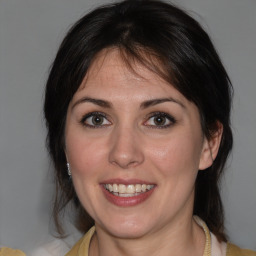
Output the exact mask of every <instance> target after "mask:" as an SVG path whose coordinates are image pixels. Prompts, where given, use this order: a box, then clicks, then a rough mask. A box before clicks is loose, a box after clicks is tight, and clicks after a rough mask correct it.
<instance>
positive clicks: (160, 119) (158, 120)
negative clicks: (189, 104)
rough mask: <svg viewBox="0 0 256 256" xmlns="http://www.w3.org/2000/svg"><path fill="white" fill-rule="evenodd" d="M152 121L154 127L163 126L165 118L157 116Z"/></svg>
mask: <svg viewBox="0 0 256 256" xmlns="http://www.w3.org/2000/svg"><path fill="white" fill-rule="evenodd" d="M154 121H155V124H156V125H163V124H164V123H165V117H162V116H158V117H156V118H155V120H154Z"/></svg>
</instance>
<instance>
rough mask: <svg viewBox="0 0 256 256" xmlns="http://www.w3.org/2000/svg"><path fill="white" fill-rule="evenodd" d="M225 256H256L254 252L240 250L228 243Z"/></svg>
mask: <svg viewBox="0 0 256 256" xmlns="http://www.w3.org/2000/svg"><path fill="white" fill-rule="evenodd" d="M227 256H256V252H255V251H251V250H245V249H241V248H239V247H237V246H236V245H234V244H230V243H228V246H227Z"/></svg>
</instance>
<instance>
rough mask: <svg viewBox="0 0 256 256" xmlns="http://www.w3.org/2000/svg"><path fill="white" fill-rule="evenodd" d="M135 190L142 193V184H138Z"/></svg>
mask: <svg viewBox="0 0 256 256" xmlns="http://www.w3.org/2000/svg"><path fill="white" fill-rule="evenodd" d="M135 190H136V192H137V193H140V192H141V185H140V184H136V185H135Z"/></svg>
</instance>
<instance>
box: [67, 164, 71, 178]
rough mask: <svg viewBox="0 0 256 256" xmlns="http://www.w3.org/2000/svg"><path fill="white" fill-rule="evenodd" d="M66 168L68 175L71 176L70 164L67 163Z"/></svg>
mask: <svg viewBox="0 0 256 256" xmlns="http://www.w3.org/2000/svg"><path fill="white" fill-rule="evenodd" d="M67 169H68V176H69V177H71V170H70V165H69V163H67Z"/></svg>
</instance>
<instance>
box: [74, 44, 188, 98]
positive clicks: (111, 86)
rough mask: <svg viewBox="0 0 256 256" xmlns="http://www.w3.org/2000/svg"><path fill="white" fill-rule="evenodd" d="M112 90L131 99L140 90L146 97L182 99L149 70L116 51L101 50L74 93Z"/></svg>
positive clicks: (169, 85)
mask: <svg viewBox="0 0 256 256" xmlns="http://www.w3.org/2000/svg"><path fill="white" fill-rule="evenodd" d="M116 90H120V94H125V93H127V92H128V91H131V93H133V94H134V96H136V93H138V92H139V91H140V92H143V93H144V94H145V95H146V94H147V96H148V97H157V96H158V94H162V95H163V94H169V93H171V94H174V95H176V97H178V98H184V96H183V95H182V94H181V93H179V92H178V91H177V90H176V89H175V88H174V87H173V86H172V84H170V83H168V82H167V81H165V80H164V79H163V78H161V77H160V75H158V74H157V73H156V72H154V71H153V70H150V67H149V68H148V67H146V66H145V65H143V64H142V63H140V62H139V61H136V60H135V59H132V58H131V59H130V58H124V56H123V55H122V54H121V53H120V51H119V50H118V49H105V50H103V51H101V52H100V53H99V54H98V55H97V56H96V58H95V59H94V61H93V62H92V64H91V66H90V68H89V70H88V72H87V74H86V76H85V78H84V80H83V82H82V84H81V85H80V87H79V89H78V91H77V93H76V94H80V93H82V92H83V93H84V92H87V93H97V94H100V95H101V94H102V95H104V94H105V93H106V92H107V91H108V92H109V91H116ZM150 95H151V96H150Z"/></svg>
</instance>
